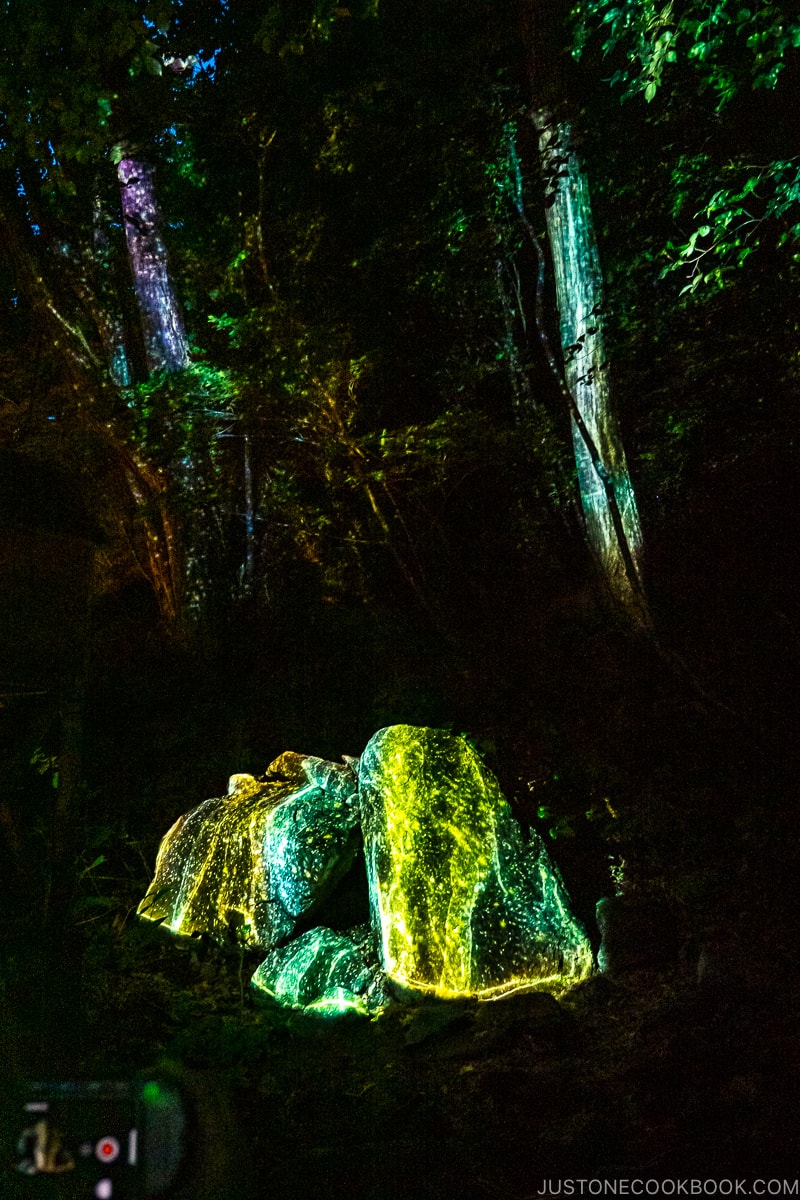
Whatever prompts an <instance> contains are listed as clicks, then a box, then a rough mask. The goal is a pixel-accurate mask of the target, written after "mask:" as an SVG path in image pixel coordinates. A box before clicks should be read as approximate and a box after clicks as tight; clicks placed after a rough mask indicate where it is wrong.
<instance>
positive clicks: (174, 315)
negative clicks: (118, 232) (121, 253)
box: [118, 158, 189, 371]
mask: <svg viewBox="0 0 800 1200" xmlns="http://www.w3.org/2000/svg"><path fill="white" fill-rule="evenodd" d="M118 175H119V181H120V186H121V189H122V217H123V222H124V225H125V237H126V239H127V243H128V254H129V256H130V261H131V270H132V272H133V282H134V287H135V289H136V297H137V299H138V301H139V310H140V312H141V317H142V327H143V331H144V343H145V354H146V356H147V366H148V369H149V370H150V371H179V370H181V368H182V367H185V366H186V364H187V362H188V361H189V346H188V343H187V340H186V333H185V331H184V328H183V319H182V317H181V314H180V310H179V308H178V303H177V300H176V298H175V290H174V288H173V286H172V279H171V277H170V273H169V263H168V260H167V248H166V246H165V244H164V239H163V237H162V234H161V214H160V211H159V208H158V203H157V201H156V194H155V186H154V178H153V175H154V173H153V168H152V167H151V166H149V165H148V164H147V163H144V162H141V161H140V160H138V159H134V158H123V159H122V161H121V162H120V164H119V168H118Z"/></svg>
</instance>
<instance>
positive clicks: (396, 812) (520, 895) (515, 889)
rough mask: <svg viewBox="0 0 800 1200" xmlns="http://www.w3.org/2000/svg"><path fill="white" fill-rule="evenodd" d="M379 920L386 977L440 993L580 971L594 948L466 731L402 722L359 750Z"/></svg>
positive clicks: (478, 991)
mask: <svg viewBox="0 0 800 1200" xmlns="http://www.w3.org/2000/svg"><path fill="white" fill-rule="evenodd" d="M359 804H360V808H361V821H362V827H363V832H364V847H365V854H366V862H367V873H368V879H369V890H370V905H371V910H372V920H373V924H374V927H375V929H376V930H377V931H379V939H380V956H381V963H382V966H383V968H384V970H385V971H386V973H387V975H388V976H389V978H390V979H391V980H393V981H395V983H397V984H400V985H402V986H404V987H407V988H410V989H412V990H419V991H426V992H433V993H435V994H436V995H439V996H443V997H448V996H450V997H454V996H462V995H477V996H479V997H483V998H487V999H488V998H491V997H493V996H499V995H502V994H503V993H505V992H511V991H514V990H517V989H520V988H532V987H542V986H550V985H553V984H559V983H564V984H568V983H574V982H576V981H577V980H579V979H582V978H584V977H585V976H587V975H589V974H590V973H591V970H592V953H591V948H590V946H589V942H588V940H587V938H586V935H585V933H584V932H583V930H582V928H581V927H580V925H579V924H578V922H577V921H576V920H575V918H574V917H573V916H572V914H571V912H570V909H569V901H568V897H567V894H566V891H565V889H564V886H563V884H562V882H561V879H560V878H559V875H558V872H557V870H556V869H555V867H554V865H553V864H552V862H551V861H550V858H549V856H548V854H547V851H546V849H545V847H544V844H543V843H542V841H541V839H540V838H539V837H538V836H537V835H536V834H535V833H532V834H531V839H530V841H528V842H527V843H525V842H524V841H523V838H522V833H521V831H520V828H519V826H518V824H517V822H516V821H515V820H514V819H513V817H512V816H511V811H510V808H509V806H508V803H507V802H506V800H505V799H504V797H503V795H502V792H501V791H500V786H499V784H498V782H497V780H496V779H495V778H494V776H493V775H492V774H491V773H490V772H489V771H488V770H487V768H486V767H485V766H484V765H483V763H482V762H481V760H480V759H479V758H478V756H477V755H476V754H475V752H474V751H473V750H472V748H471V747H470V746H469V745H468V743H467V742H466V741H465V740H464V739H463V738H460V737H456V736H453V735H452V734H449V733H447V732H446V731H442V730H436V729H417V728H414V727H413V726H410V725H395V726H391V727H390V728H388V729H383V730H381V731H380V732H379V733H376V734H375V736H374V737H373V738H372V740H371V741H370V742H369V744H368V746H367V748H366V750H365V751H364V754H363V755H362V757H361V762H360V766H359Z"/></svg>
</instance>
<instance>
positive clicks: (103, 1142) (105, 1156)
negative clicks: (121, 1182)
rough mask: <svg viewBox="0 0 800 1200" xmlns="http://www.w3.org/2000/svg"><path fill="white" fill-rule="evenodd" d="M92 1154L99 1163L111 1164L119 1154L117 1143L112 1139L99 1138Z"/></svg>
mask: <svg viewBox="0 0 800 1200" xmlns="http://www.w3.org/2000/svg"><path fill="white" fill-rule="evenodd" d="M94 1152H95V1154H96V1155H97V1157H98V1158H99V1159H100V1162H113V1161H114V1159H115V1158H116V1157H117V1155H118V1154H119V1142H118V1141H117V1139H116V1138H113V1137H104V1138H101V1139H100V1141H99V1142H98V1143H97V1145H96V1146H95V1148H94Z"/></svg>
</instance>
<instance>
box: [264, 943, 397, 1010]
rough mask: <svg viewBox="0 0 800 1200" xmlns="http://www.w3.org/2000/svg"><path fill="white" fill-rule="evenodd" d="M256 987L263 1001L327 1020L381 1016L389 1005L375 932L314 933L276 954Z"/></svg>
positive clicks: (272, 955)
mask: <svg viewBox="0 0 800 1200" xmlns="http://www.w3.org/2000/svg"><path fill="white" fill-rule="evenodd" d="M250 984H251V987H252V988H253V989H254V991H255V993H256V996H257V997H260V998H262V999H263V998H265V997H266V998H268V999H270V1000H275V1001H277V1002H278V1003H279V1004H283V1005H286V1006H288V1007H290V1008H302V1009H304V1010H305V1011H306V1012H315V1013H320V1014H322V1015H331V1016H336V1015H338V1014H340V1013H345V1012H357V1013H361V1014H363V1015H375V1014H376V1013H378V1012H380V1010H381V1009H382V1008H384V1007H385V1006H386V1005H387V1004H388V1002H389V1001H388V997H387V995H386V991H385V976H384V974H383V972H382V971H381V969H380V966H379V964H378V959H377V955H376V953H375V948H374V945H373V937H372V932H371V930H370V929H369V927H366V928H359V929H354V930H350V931H349V932H348V933H336V932H334V931H333V930H332V929H324V928H317V929H310V930H308V932H307V933H304V934H302V935H301V936H300V937H299V938H297V939H296V940H295V941H293V942H289V944H288V945H286V946H281V947H280V948H279V949H277V950H272V951H270V953H269V954H268V955H267V957H266V958H265V959H264V961H263V963H261V965H260V966H259V968H258V970H257V971H256V972H255V974H254V975H253V977H252V979H251V981H250Z"/></svg>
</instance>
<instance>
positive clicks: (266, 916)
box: [138, 754, 358, 949]
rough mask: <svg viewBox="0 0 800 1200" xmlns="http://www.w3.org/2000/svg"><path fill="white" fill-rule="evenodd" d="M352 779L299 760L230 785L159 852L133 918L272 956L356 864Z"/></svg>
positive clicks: (180, 824)
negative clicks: (237, 941) (233, 941)
mask: <svg viewBox="0 0 800 1200" xmlns="http://www.w3.org/2000/svg"><path fill="white" fill-rule="evenodd" d="M357 816H358V814H357V810H356V780H355V776H354V774H353V772H352V771H351V769H350V768H349V767H346V766H343V765H338V764H335V763H325V762H324V761H323V760H321V759H315V758H311V757H307V756H303V755H300V754H283V755H281V757H280V758H278V759H276V760H275V761H274V762H273V763H271V764H270V767H269V768H268V770H267V778H266V781H265V782H258V781H257V780H255V779H254V778H253V777H252V776H251V775H234V776H232V777H231V781H230V785H229V794H228V795H227V796H224V797H221V798H219V799H213V800H206V801H205V803H203V804H201V805H199V806H198V807H197V808H195V809H193V810H192V811H191V812H189V813H187V814H186V815H185V816H183V817H181V818H179V820H178V821H176V823H175V824H174V825H173V827H172V828H171V829H170V830H169V832H168V833H167V835H166V836H165V838H164V839H163V841H162V843H161V847H160V849H159V852H158V859H157V861H156V872H155V878H154V879H153V882H152V884H151V885H150V888H149V889H148V892H147V895H146V896H145V898H144V899H143V900H142V902H141V904H140V905H139V909H138V912H139V915H140V916H143V917H147V918H149V919H150V920H153V921H159V922H162V923H163V924H164V926H165V927H166V928H167V929H169V930H171V931H172V932H174V933H181V934H189V935H191V934H193V933H208V934H210V935H211V936H215V937H224V936H226V935H231V934H233V935H234V936H236V937H237V938H241V939H242V940H244V941H246V942H248V943H250V944H252V945H257V946H263V947H264V948H266V949H269V948H270V947H271V946H274V945H276V944H277V943H278V942H280V941H283V940H284V939H285V938H287V937H288V936H289V935H290V934H291V933H292V932H293V930H294V928H295V926H296V924H297V921H298V919H299V918H300V917H302V916H304V915H306V914H307V913H308V911H309V910H310V909H312V908H313V906H314V905H315V904H316V903H317V902H318V901H320V900H321V899H322V898H324V896H325V895H327V894H328V892H329V891H330V890H331V888H332V887H333V886H335V884H336V882H337V881H338V879H339V878H340V877H341V875H343V874H344V873H345V872H346V871H347V869H348V868H349V866H350V865H351V863H352V861H353V857H354V855H355V851H356V845H357V837H358V835H357V830H356V823H357Z"/></svg>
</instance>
